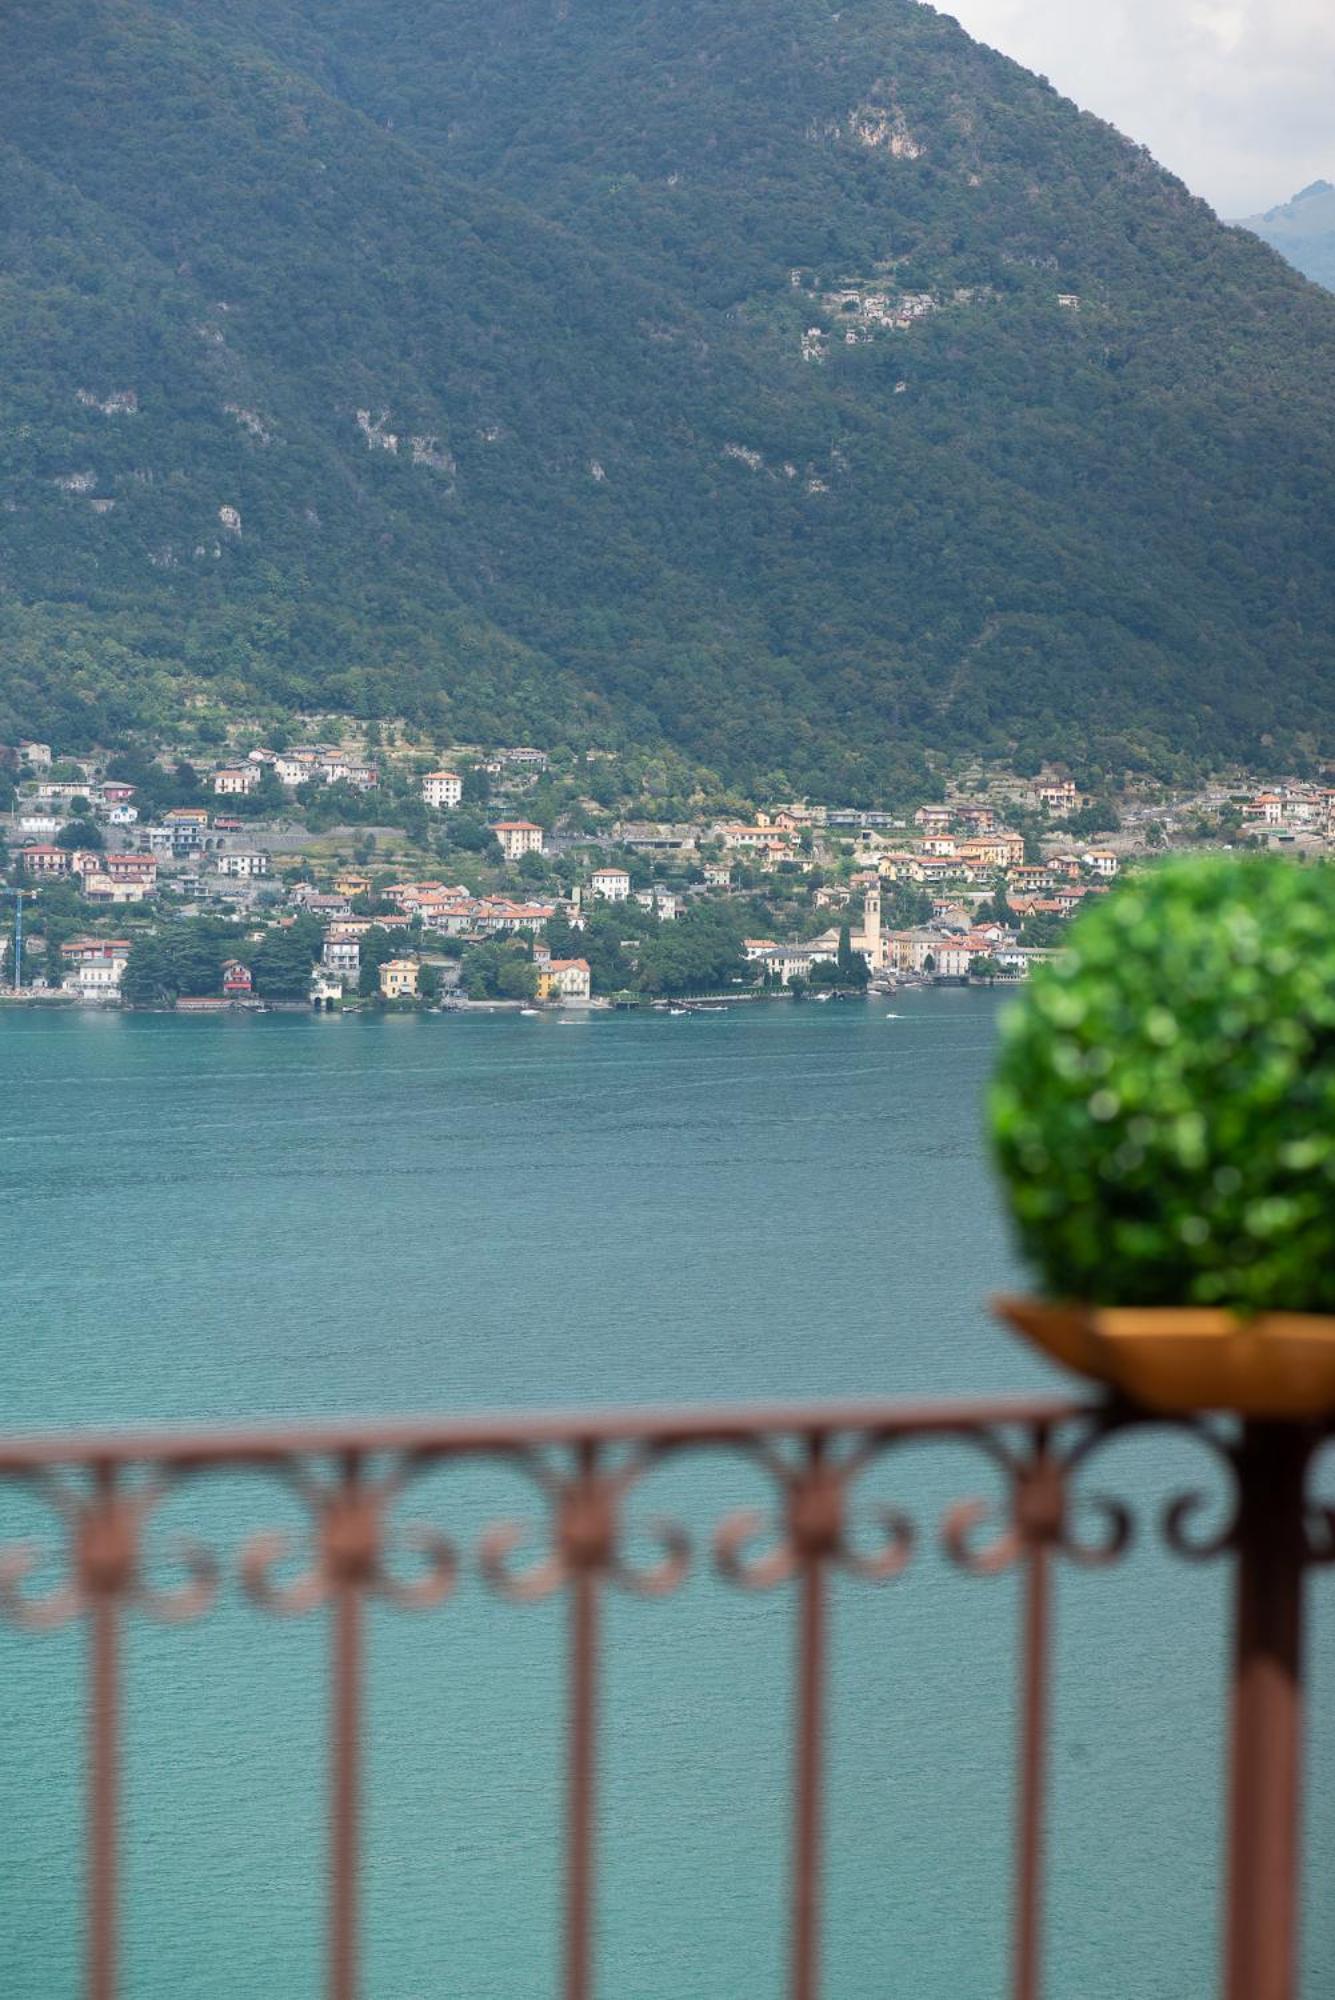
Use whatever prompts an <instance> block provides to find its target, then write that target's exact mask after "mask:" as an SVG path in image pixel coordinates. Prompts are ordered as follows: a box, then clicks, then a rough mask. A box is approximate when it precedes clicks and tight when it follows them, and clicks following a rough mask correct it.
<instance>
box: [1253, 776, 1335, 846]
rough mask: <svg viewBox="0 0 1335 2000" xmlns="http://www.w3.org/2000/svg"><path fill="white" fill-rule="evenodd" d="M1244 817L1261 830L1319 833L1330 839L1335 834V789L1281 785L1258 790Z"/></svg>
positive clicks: (1255, 828) (1254, 828)
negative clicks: (1270, 788)
mask: <svg viewBox="0 0 1335 2000" xmlns="http://www.w3.org/2000/svg"><path fill="white" fill-rule="evenodd" d="M1242 817H1243V823H1244V825H1246V826H1248V827H1250V828H1251V829H1253V830H1254V831H1257V832H1288V833H1293V834H1295V835H1296V834H1299V833H1315V834H1320V835H1321V836H1322V837H1323V838H1324V839H1326V840H1330V839H1332V838H1335V791H1332V790H1330V789H1328V788H1327V787H1325V786H1323V785H1279V786H1276V787H1275V788H1274V789H1273V790H1270V791H1261V792H1257V793H1256V794H1255V795H1254V797H1252V798H1251V799H1250V800H1249V801H1248V803H1247V804H1246V805H1245V806H1244V807H1243V813H1242Z"/></svg>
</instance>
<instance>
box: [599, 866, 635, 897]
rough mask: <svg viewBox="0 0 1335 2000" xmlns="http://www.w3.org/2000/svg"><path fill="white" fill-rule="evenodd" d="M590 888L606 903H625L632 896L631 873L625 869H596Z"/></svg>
mask: <svg viewBox="0 0 1335 2000" xmlns="http://www.w3.org/2000/svg"><path fill="white" fill-rule="evenodd" d="M589 886H590V887H591V888H592V890H593V893H594V895H595V896H601V897H602V898H603V901H604V902H607V903H624V902H625V900H626V898H627V896H629V894H630V873H629V871H628V870H627V869H625V868H595V869H594V871H593V874H592V875H591V876H590V878H589Z"/></svg>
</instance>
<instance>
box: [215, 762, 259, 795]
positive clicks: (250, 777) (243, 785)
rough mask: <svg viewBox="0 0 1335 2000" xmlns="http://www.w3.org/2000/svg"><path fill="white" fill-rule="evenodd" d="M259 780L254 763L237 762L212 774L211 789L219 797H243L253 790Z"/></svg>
mask: <svg viewBox="0 0 1335 2000" xmlns="http://www.w3.org/2000/svg"><path fill="white" fill-rule="evenodd" d="M259 781H260V774H259V771H258V770H257V768H256V767H255V765H254V764H238V765H236V766H234V767H232V768H230V769H228V770H225V771H215V772H214V774H213V789H214V791H215V792H216V793H217V795H218V797H219V798H220V799H243V798H245V797H246V796H247V795H248V794H249V793H251V792H253V791H254V789H255V787H256V785H258V783H259Z"/></svg>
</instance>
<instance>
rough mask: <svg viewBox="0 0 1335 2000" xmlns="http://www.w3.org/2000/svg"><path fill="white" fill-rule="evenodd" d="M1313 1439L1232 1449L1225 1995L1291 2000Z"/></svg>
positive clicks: (1257, 1439)
mask: <svg viewBox="0 0 1335 2000" xmlns="http://www.w3.org/2000/svg"><path fill="white" fill-rule="evenodd" d="M1310 1452H1311V1444H1310V1440H1309V1439H1308V1438H1307V1436H1306V1435H1305V1434H1304V1432H1303V1431H1302V1430H1300V1429H1299V1428H1298V1427H1297V1426H1296V1425H1293V1424H1248V1425H1247V1426H1246V1428H1245V1430H1244V1433H1243V1439H1242V1445H1241V1448H1240V1451H1239V1454H1238V1482H1239V1486H1240V1489H1241V1490H1240V1496H1239V1498H1240V1506H1239V1514H1238V1532H1237V1608H1236V1631H1235V1640H1234V1661H1233V1715H1232V1774H1231V1791H1230V1800H1229V1848H1228V1877H1227V1909H1226V1933H1227V1943H1226V1968H1225V1985H1224V1991H1225V1994H1226V1996H1227V2000H1294V1996H1295V1994H1296V1993H1297V1990H1298V1970H1297V1967H1298V1897H1299V1880H1298V1877H1299V1864H1300V1855H1301V1842H1300V1822H1301V1811H1302V1805H1301V1786H1300V1772H1301V1763H1302V1743H1303V1574H1304V1568H1305V1565H1306V1557H1307V1545H1306V1528H1305V1510H1304V1500H1305V1490H1306V1482H1307V1465H1308V1459H1309V1456H1310Z"/></svg>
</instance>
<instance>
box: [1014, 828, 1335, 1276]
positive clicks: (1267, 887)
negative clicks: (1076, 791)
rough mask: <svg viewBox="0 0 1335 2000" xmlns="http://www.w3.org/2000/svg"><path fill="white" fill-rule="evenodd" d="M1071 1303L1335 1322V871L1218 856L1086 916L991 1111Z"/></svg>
mask: <svg viewBox="0 0 1335 2000" xmlns="http://www.w3.org/2000/svg"><path fill="white" fill-rule="evenodd" d="M989 1118H990V1125H991V1133H992V1141H993V1146H994V1149H995V1154H996V1158H997V1160H998V1162H999V1164H1000V1168H1001V1172H1002V1176H1003V1179H1004V1182H1005V1185H1006V1188H1007V1191H1008V1195H1009V1201H1010V1208H1011V1213H1012V1215H1013V1217H1014V1221H1015V1224H1016V1227H1017V1230H1018V1234H1019V1239H1020V1243H1021V1246H1022V1248H1023V1250H1024V1252H1025V1254H1026V1256H1027V1257H1028V1258H1029V1259H1030V1261H1031V1262H1032V1264H1033V1265H1034V1267H1035V1268H1036V1270H1037V1272H1038V1273H1039V1275H1040V1277H1041V1279H1042V1281H1043V1284H1044V1287H1045V1288H1046V1290H1047V1292H1048V1293H1049V1295H1050V1296H1052V1297H1056V1298H1065V1299H1081V1300H1087V1301H1089V1302H1091V1303H1094V1304H1100V1305H1157V1306H1177V1305H1207V1306H1232V1307H1236V1308H1238V1309H1239V1310H1240V1311H1242V1312H1258V1311H1264V1310H1266V1309H1269V1308H1277V1309H1288V1310H1293V1311H1300V1312H1301V1311H1306V1312H1335V868H1332V867H1329V866H1326V865H1324V864H1322V865H1318V866H1314V867H1310V868H1301V867H1297V866H1295V865H1294V864H1293V863H1292V862H1289V861H1284V860H1281V859H1279V858H1277V857H1276V858H1268V857H1262V856H1258V857H1255V858H1249V859H1237V860H1233V859H1229V858H1227V857H1221V858H1218V859H1200V860H1191V861H1181V862H1173V863H1169V864H1167V865H1165V866H1163V867H1161V868H1158V869H1156V870H1154V871H1153V872H1150V873H1147V874H1144V875H1138V876H1136V877H1134V878H1132V879H1131V880H1129V881H1127V882H1126V883H1124V884H1123V885H1122V886H1120V887H1119V888H1117V889H1115V890H1114V891H1113V892H1112V894H1111V895H1109V896H1107V897H1105V898H1100V899H1099V902H1098V903H1097V904H1096V905H1095V906H1094V907H1092V908H1091V909H1089V910H1088V911H1087V912H1084V913H1082V914H1081V916H1080V917H1079V918H1078V919H1077V921H1076V922H1075V924H1073V926H1072V929H1071V939H1070V949H1069V951H1067V952H1065V953H1063V955H1062V956H1061V957H1060V958H1059V959H1056V960H1053V961H1051V962H1050V963H1048V964H1046V965H1044V966H1042V967H1041V968H1039V969H1038V970H1037V971H1036V972H1035V974H1034V978H1033V980H1032V983H1031V985H1030V986H1029V988H1028V989H1027V991H1026V993H1025V995H1024V997H1023V998H1022V999H1021V1000H1019V1001H1018V1002H1016V1003H1015V1004H1014V1005H1013V1007H1012V1008H1011V1009H1009V1010H1008V1016H1007V1019H1006V1020H1005V1024H1004V1031H1003V1043H1002V1050H1001V1055H1000V1059H999V1062H998V1066H997V1071H996V1075H995V1079H994V1082H993V1085H992V1090H991V1095H990V1101H989Z"/></svg>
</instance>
